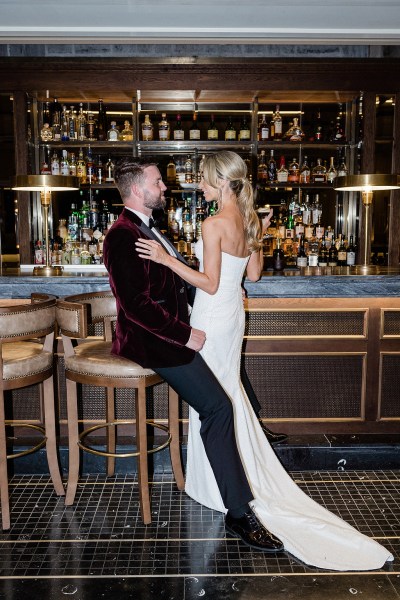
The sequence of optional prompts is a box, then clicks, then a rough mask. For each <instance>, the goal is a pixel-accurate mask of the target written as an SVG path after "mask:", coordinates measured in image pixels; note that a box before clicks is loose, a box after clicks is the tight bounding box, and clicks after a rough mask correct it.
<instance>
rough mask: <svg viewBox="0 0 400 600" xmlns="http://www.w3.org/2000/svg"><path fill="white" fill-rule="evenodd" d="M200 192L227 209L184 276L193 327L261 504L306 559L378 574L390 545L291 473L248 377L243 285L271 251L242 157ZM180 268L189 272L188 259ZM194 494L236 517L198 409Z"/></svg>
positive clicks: (156, 254)
mask: <svg viewBox="0 0 400 600" xmlns="http://www.w3.org/2000/svg"><path fill="white" fill-rule="evenodd" d="M202 169H203V173H202V180H201V183H200V189H201V190H202V191H203V192H204V197H205V199H206V201H209V202H210V201H212V200H214V199H215V197H216V195H217V199H218V212H217V214H216V215H214V216H212V217H209V218H207V219H206V220H205V221H204V222H203V226H202V239H200V240H199V241H198V242H197V244H196V255H197V257H198V259H199V261H200V274H199V273H197V272H195V271H193V270H192V269H191V268H190V267H187V272H186V268H185V275H184V278H185V279H186V280H187V281H188V282H189V283H191V284H192V285H196V286H197V292H196V297H195V302H194V306H193V310H192V314H191V319H190V323H191V326H192V327H195V328H197V329H201V330H203V331H205V333H206V343H205V344H204V347H203V349H202V350H201V354H202V356H203V358H204V360H205V361H206V363H207V364H208V365H209V366H210V367H211V369H212V370H213V372H214V374H215V375H216V377H217V378H218V379H219V381H220V383H221V384H222V386H223V387H224V389H225V391H226V392H227V394H228V395H229V396H230V398H231V400H232V403H233V407H234V414H235V427H236V438H237V444H238V448H239V452H240V456H241V459H242V462H243V465H244V468H245V471H246V475H247V478H248V481H249V484H250V487H251V489H252V492H253V495H254V500H253V502H252V504H251V506H252V508H253V510H254V512H255V513H256V515H257V517H258V518H259V520H260V521H261V522H262V524H263V525H264V526H265V527H266V528H267V529H268V530H269V531H271V532H272V533H273V534H274V535H276V536H277V537H278V538H280V539H281V540H282V542H283V543H284V547H285V550H287V551H288V552H290V553H291V554H293V555H294V556H296V557H297V558H298V559H300V560H301V561H303V562H304V563H306V564H308V565H312V566H316V567H320V568H324V569H330V570H338V571H348V570H370V569H377V568H380V567H382V566H383V565H384V563H385V562H386V561H388V560H393V556H392V555H391V554H390V552H389V551H388V550H386V548H384V547H383V546H381V545H380V544H378V543H377V542H376V541H374V540H373V539H371V538H368V537H367V536H365V535H363V534H361V533H359V532H358V531H357V530H356V529H354V528H353V527H352V526H350V525H349V524H348V523H346V522H344V521H343V520H342V519H340V518H339V517H337V516H335V515H334V514H332V513H331V512H329V511H328V510H326V509H325V508H323V507H322V506H320V505H319V504H317V503H316V502H314V501H313V500H312V499H311V498H310V497H309V496H307V495H306V494H305V493H304V492H303V491H302V490H301V489H300V488H299V487H298V486H297V485H296V484H295V483H294V481H293V480H292V478H291V477H290V476H289V474H288V473H287V472H286V471H285V469H284V468H283V466H282V465H281V463H280V462H279V460H278V459H277V457H276V455H275V453H274V451H273V450H272V448H271V446H270V444H269V442H268V440H267V439H266V437H265V434H264V432H263V431H262V428H261V426H260V423H259V421H258V418H257V416H256V415H255V413H254V411H253V410H252V407H251V404H250V403H249V400H248V398H247V396H246V393H245V391H244V389H243V386H242V384H241V381H240V357H241V347H242V340H243V333H244V319H245V313H244V308H243V300H242V289H241V282H242V278H243V275H244V273H245V272H246V274H247V276H248V277H249V278H250V279H251V280H254V281H256V280H258V279H259V277H260V274H261V270H262V260H263V257H262V250H261V244H260V242H259V240H258V239H257V237H258V235H259V225H258V218H257V215H256V213H255V211H254V208H253V206H254V204H253V190H252V186H251V184H250V182H249V180H248V179H247V177H246V174H247V168H246V165H245V163H244V161H243V160H242V159H241V158H240V156H239V155H238V154H236V153H234V152H230V151H223V152H218V153H216V154H214V155H210V156H207V157H205V158H204V159H203V163H202ZM140 242H141V244H142V247H143V246H144V247H148V248H151V256H147V258H151V260H154V261H155V262H164V260H165V255H166V252H165V250H163V248H162V247H161V245H160V244H158V243H157V242H155V241H153V240H144V239H141V240H140ZM175 262H176V263H179V265H178V264H177V268H179V272H180V274H181V276H182V263H181V262H180V261H179V260H178V259H175V258H172V260H171V257H169V258H168V266H169V267H170V268H172V270H174V266H175ZM185 489H186V492H187V493H188V495H189V496H191V497H192V498H193V499H194V500H196V501H197V502H199V503H201V504H203V505H205V506H207V507H209V508H211V509H214V510H218V511H220V512H223V513H226V509H225V506H224V504H223V502H222V499H221V495H220V492H219V489H218V486H217V484H216V481H215V478H214V474H213V471H212V469H211V467H210V464H209V461H208V459H207V456H206V453H205V450H204V446H203V442H202V440H201V437H200V420H199V418H198V415H197V413H196V412H195V411H194V409H192V408H190V419H189V439H188V456H187V466H186V488H185Z"/></svg>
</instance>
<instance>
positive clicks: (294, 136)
mask: <svg viewBox="0 0 400 600" xmlns="http://www.w3.org/2000/svg"><path fill="white" fill-rule="evenodd" d="M284 138H285V140H286V141H288V142H301V140H302V139H303V138H304V132H303V130H302V128H301V127H300V125H299V119H298V118H297V117H294V118H293V125H292V126H291V127H289V129H288V130H287V131H286V133H285V135H284Z"/></svg>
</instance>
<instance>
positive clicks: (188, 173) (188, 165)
mask: <svg viewBox="0 0 400 600" xmlns="http://www.w3.org/2000/svg"><path fill="white" fill-rule="evenodd" d="M185 183H193V161H192V157H191V156H190V154H188V155H187V158H186V160H185Z"/></svg>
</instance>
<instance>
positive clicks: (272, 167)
mask: <svg viewBox="0 0 400 600" xmlns="http://www.w3.org/2000/svg"><path fill="white" fill-rule="evenodd" d="M267 169H268V181H269V183H276V181H277V179H276V171H277V170H276V161H275V158H274V151H273V150H271V151H270V157H269V161H268V165H267Z"/></svg>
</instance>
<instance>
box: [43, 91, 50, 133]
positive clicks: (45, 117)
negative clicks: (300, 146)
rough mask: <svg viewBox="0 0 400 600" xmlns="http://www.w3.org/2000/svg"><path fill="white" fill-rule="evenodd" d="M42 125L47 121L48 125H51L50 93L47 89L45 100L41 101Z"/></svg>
mask: <svg viewBox="0 0 400 600" xmlns="http://www.w3.org/2000/svg"><path fill="white" fill-rule="evenodd" d="M42 119H43V125H44V124H45V123H47V125H48V126H49V127H50V125H51V108H50V93H49V90H46V101H45V102H44V103H43V112H42Z"/></svg>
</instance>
